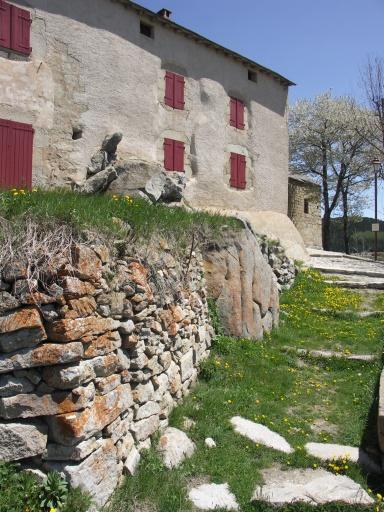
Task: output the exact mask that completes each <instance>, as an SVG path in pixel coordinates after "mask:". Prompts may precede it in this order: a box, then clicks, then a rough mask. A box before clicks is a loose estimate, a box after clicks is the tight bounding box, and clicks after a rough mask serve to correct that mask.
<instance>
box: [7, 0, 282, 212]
mask: <svg viewBox="0 0 384 512" xmlns="http://www.w3.org/2000/svg"><path fill="white" fill-rule="evenodd" d="M290 85H292V82H290V81H289V80H288V79H286V78H284V77H283V76H281V75H279V74H278V73H276V72H274V71H271V70H269V69H267V68H265V67H263V66H261V65H259V64H257V63H256V62H253V61H251V60H249V59H247V58H245V57H242V56H240V55H238V54H236V53H234V52H232V51H230V50H227V49H225V48H223V47H221V46H219V45H218V44H216V43H213V42H211V41H209V40H207V39H205V38H204V37H202V36H200V35H198V34H196V33H194V32H192V31H190V30H188V29H186V28H184V27H181V26H180V25H178V24H176V23H174V22H173V21H172V20H171V19H170V12H169V11H167V10H166V9H163V10H162V11H160V12H159V13H154V12H152V11H149V10H147V9H145V8H143V7H141V6H139V5H137V4H135V3H133V2H130V1H128V0H114V1H112V0H81V2H79V1H78V0H65V1H63V0H17V1H15V2H14V1H8V0H0V186H1V187H10V186H44V187H46V186H48V187H53V186H66V187H69V186H74V185H75V184H77V185H81V184H82V183H84V181H85V179H86V174H87V166H88V165H89V162H90V159H91V157H92V155H94V154H95V152H96V151H98V150H99V149H100V146H101V143H102V141H103V140H104V137H105V136H106V134H112V133H115V132H120V133H122V134H123V139H122V141H121V143H120V145H119V151H118V158H119V160H122V161H125V162H130V161H136V162H137V161H139V162H146V163H149V164H157V165H160V166H161V167H162V169H165V170H166V171H173V172H176V173H182V174H183V176H184V177H185V183H186V186H185V192H184V198H185V200H186V202H187V204H190V205H191V206H194V207H197V208H199V207H202V208H206V207H214V208H219V209H221V208H224V209H233V210H239V211H246V210H250V209H254V210H258V211H266V210H268V211H273V212H278V213H281V214H284V215H286V214H287V211H288V133H287V95H288V89H289V86H290ZM128 167H129V166H128ZM148 168H149V169H150V168H151V167H150V166H149V167H148ZM148 172H149V174H150V171H148ZM148 178H150V176H148ZM116 185H117V184H115V187H116ZM115 191H116V190H115Z"/></svg>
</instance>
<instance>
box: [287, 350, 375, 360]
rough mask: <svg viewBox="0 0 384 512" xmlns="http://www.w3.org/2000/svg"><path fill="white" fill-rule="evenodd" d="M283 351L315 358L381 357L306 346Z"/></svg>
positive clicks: (367, 358) (356, 358)
mask: <svg viewBox="0 0 384 512" xmlns="http://www.w3.org/2000/svg"><path fill="white" fill-rule="evenodd" d="M281 351H282V352H290V353H292V352H295V353H296V354H297V355H298V356H299V357H313V358H314V359H332V358H336V359H345V360H348V361H364V362H373V361H377V360H378V359H379V356H377V355H375V354H345V353H344V352H336V351H334V350H308V349H305V348H295V347H282V348H281Z"/></svg>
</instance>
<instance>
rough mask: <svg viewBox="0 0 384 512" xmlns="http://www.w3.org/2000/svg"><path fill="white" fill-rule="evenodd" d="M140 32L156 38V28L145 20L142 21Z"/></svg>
mask: <svg viewBox="0 0 384 512" xmlns="http://www.w3.org/2000/svg"><path fill="white" fill-rule="evenodd" d="M140 34H143V36H147V37H151V38H152V39H153V38H154V28H153V26H152V25H150V24H149V23H145V21H140Z"/></svg>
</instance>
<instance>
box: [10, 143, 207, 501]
mask: <svg viewBox="0 0 384 512" xmlns="http://www.w3.org/2000/svg"><path fill="white" fill-rule="evenodd" d="M111 149H113V148H111V147H110V146H108V145H107V144H106V145H105V151H106V152H107V153H108V151H110V150H111ZM100 172H103V171H100ZM96 176H97V174H96ZM121 250H122V249H121ZM155 252H156V256H153V261H141V260H140V259H139V258H135V257H133V256H132V254H131V253H130V255H124V254H119V259H117V257H115V256H113V255H110V254H109V251H108V249H107V248H106V247H100V246H94V247H91V246H85V245H77V246H75V247H73V250H72V256H73V258H72V261H61V262H60V263H59V264H58V266H57V268H56V269H50V271H49V272H47V276H48V277H47V278H46V279H47V281H46V282H44V283H43V282H39V283H38V282H35V283H30V282H29V281H28V280H27V274H26V273H25V272H18V271H17V268H16V266H15V268H14V269H13V270H12V269H7V271H6V272H2V276H3V277H5V279H6V281H5V280H4V282H6V283H8V284H9V286H8V285H7V291H3V292H2V294H3V295H4V294H7V295H6V296H5V300H4V301H2V303H1V306H2V309H1V314H0V329H1V334H0V459H1V460H7V461H12V460H20V461H22V463H23V465H24V466H27V467H28V466H29V467H31V465H32V464H33V466H32V467H33V468H34V469H40V470H44V471H48V470H52V469H53V470H57V471H59V472H61V473H62V474H63V475H65V476H66V478H67V479H68V481H69V482H70V483H71V484H72V485H74V486H80V487H82V488H83V489H85V490H86V491H88V492H90V493H91V495H92V496H93V498H94V500H95V503H96V504H97V505H99V506H101V505H103V504H104V503H105V502H106V501H107V499H108V498H109V496H110V495H111V493H112V492H113V490H114V489H115V487H116V485H117V484H118V482H119V481H120V479H121V475H122V474H123V473H127V474H133V473H134V472H135V470H136V468H137V465H138V462H139V460H140V451H141V450H142V449H143V448H145V447H148V446H150V442H151V440H150V438H151V436H152V435H153V434H155V433H156V432H157V431H158V430H159V429H164V428H166V427H167V425H168V416H169V414H170V412H171V411H172V409H173V407H174V406H175V405H176V404H177V403H178V402H179V401H180V400H181V399H182V398H183V397H184V396H185V395H186V394H187V393H188V391H189V389H190V388H191V386H192V385H193V384H194V383H195V382H196V379H197V373H198V370H197V368H198V365H199V363H200V361H201V360H202V359H204V358H205V357H207V355H208V354H209V347H210V344H211V334H212V329H211V327H210V325H209V319H208V307H207V300H206V292H205V288H204V286H205V283H204V278H203V269H202V262H201V257H199V256H198V255H195V254H194V255H192V259H191V261H190V254H189V251H188V255H187V256H186V257H185V258H184V257H182V256H181V257H180V259H179V260H177V259H175V258H174V257H173V256H172V254H171V253H170V250H168V249H159V250H156V251H155ZM20 268H21V267H20ZM23 290H30V291H28V294H29V295H28V300H25V297H26V295H25V293H24V291H23ZM31 290H32V291H31ZM48 294H49V295H48ZM189 450H190V447H187V448H186V453H187V452H188V453H189ZM178 456H179V455H178Z"/></svg>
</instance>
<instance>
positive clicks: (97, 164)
mask: <svg viewBox="0 0 384 512" xmlns="http://www.w3.org/2000/svg"><path fill="white" fill-rule="evenodd" d="M107 165H108V153H107V152H106V151H101V150H100V151H98V152H97V153H95V154H94V155H93V157H92V158H91V163H90V164H89V165H88V167H87V177H89V176H93V175H94V174H97V173H98V172H101V171H104V169H105V168H106V167H107Z"/></svg>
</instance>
